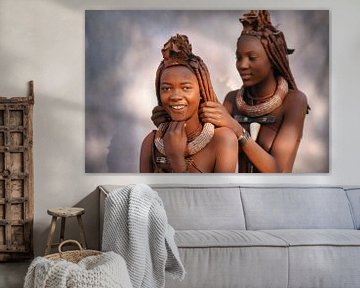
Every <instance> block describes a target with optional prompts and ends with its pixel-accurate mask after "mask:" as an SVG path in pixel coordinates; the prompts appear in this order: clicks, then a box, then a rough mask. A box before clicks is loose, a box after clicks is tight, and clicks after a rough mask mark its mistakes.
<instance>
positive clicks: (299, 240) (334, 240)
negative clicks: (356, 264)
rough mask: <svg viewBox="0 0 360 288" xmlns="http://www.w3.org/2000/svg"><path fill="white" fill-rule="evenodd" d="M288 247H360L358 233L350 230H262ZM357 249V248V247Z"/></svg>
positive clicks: (359, 232) (359, 234)
mask: <svg viewBox="0 0 360 288" xmlns="http://www.w3.org/2000/svg"><path fill="white" fill-rule="evenodd" d="M262 232H264V233H267V234H269V235H271V236H273V237H276V238H278V239H281V240H282V241H284V242H285V243H287V244H288V245H289V246H322V245H331V246H360V231H358V230H350V229H298V230H293V229H284V230H262ZM358 249H359V247H358Z"/></svg>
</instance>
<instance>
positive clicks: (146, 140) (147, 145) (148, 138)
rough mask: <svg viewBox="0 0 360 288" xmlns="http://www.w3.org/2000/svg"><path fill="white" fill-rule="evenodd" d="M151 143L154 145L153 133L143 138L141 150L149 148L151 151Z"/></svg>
mask: <svg viewBox="0 0 360 288" xmlns="http://www.w3.org/2000/svg"><path fill="white" fill-rule="evenodd" d="M153 143H154V131H151V132H150V133H149V134H148V135H146V136H145V138H144V140H143V142H142V144H141V150H144V149H149V148H150V149H151V147H152V145H153Z"/></svg>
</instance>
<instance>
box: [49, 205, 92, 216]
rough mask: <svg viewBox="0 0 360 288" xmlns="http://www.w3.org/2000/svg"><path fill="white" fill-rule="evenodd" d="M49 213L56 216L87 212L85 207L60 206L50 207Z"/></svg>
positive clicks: (76, 214)
mask: <svg viewBox="0 0 360 288" xmlns="http://www.w3.org/2000/svg"><path fill="white" fill-rule="evenodd" d="M47 213H48V214H49V215H51V216H55V217H74V216H78V215H82V214H84V213H85V209H84V208H79V207H71V208H69V207H59V208H49V209H48V210H47Z"/></svg>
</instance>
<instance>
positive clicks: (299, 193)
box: [241, 187, 354, 230]
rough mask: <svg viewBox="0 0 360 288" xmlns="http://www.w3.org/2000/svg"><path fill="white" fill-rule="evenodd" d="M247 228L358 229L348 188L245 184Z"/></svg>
mask: <svg viewBox="0 0 360 288" xmlns="http://www.w3.org/2000/svg"><path fill="white" fill-rule="evenodd" d="M241 198H242V202H243V205H244V214H245V220H246V227H247V229H249V230H266V229H303V228H305V229H316V228H324V229H338V228H339V229H354V222H353V218H352V214H351V210H350V207H349V201H348V198H347V196H346V193H345V191H344V190H343V189H342V188H336V187H293V188H291V187H254V188H252V187H244V188H243V187H241Z"/></svg>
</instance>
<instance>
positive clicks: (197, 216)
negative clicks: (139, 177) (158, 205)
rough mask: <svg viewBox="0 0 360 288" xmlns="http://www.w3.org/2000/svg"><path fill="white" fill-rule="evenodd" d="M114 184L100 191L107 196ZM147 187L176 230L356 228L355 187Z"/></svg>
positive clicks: (359, 224) (358, 193) (358, 203)
mask: <svg viewBox="0 0 360 288" xmlns="http://www.w3.org/2000/svg"><path fill="white" fill-rule="evenodd" d="M119 186H120V185H105V186H101V189H100V190H101V191H103V192H105V193H102V194H106V193H111V191H113V190H114V189H118V188H119ZM150 186H151V187H152V188H153V189H154V190H156V191H157V192H158V194H159V196H160V197H161V199H162V201H163V203H164V207H165V210H166V214H167V217H168V221H169V223H170V224H171V225H172V226H173V227H174V228H175V229H176V230H229V229H230V230H244V229H248V230H262V229H264V230H266V229H302V228H306V229H318V228H323V229H354V228H356V229H360V188H357V189H351V190H347V191H345V190H344V189H343V188H341V187H315V186H314V187H286V186H280V187H269V186H255V187H250V186H241V185H235V184H234V185H205V184H202V185H187V184H179V185H174V184H171V185H166V184H162V185H150ZM120 187H121V186H120ZM100 202H103V201H100ZM102 205H103V204H102V203H100V210H101V209H102V208H101V207H102Z"/></svg>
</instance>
